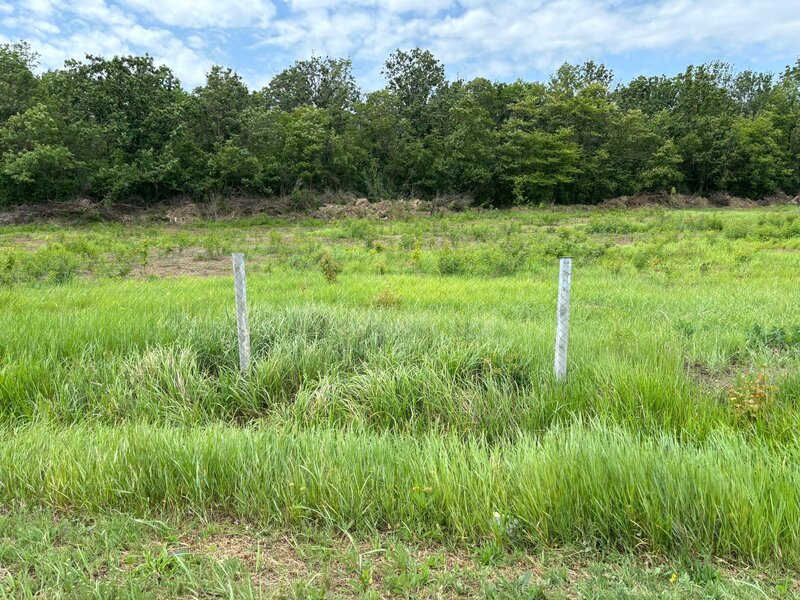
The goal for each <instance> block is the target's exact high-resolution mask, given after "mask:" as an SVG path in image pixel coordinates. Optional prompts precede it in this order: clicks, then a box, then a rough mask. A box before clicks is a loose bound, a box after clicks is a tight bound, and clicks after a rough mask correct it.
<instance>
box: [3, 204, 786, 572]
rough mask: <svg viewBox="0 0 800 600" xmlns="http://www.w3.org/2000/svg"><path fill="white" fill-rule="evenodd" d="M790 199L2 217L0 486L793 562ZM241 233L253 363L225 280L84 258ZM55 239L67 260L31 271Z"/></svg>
mask: <svg viewBox="0 0 800 600" xmlns="http://www.w3.org/2000/svg"><path fill="white" fill-rule="evenodd" d="M795 212H796V210H795V209H783V210H770V211H749V212H748V211H727V212H726V211H682V212H674V213H672V212H666V211H657V210H654V211H644V212H641V213H624V212H616V211H606V212H588V211H579V210H567V211H543V212H538V211H513V212H509V213H499V214H485V213H482V214H475V213H469V214H462V215H454V216H449V217H439V218H432V219H411V220H409V221H405V222H388V223H376V222H366V221H358V220H356V221H345V222H341V223H331V224H315V225H308V224H297V225H287V224H282V225H281V229H280V230H277V231H275V230H272V229H262V228H260V226H258V225H252V226H247V227H244V226H243V225H242V224H238V225H232V224H216V225H215V226H214V227H209V228H193V229H191V230H186V231H182V232H179V233H177V234H175V232H166V231H163V230H160V229H158V228H150V229H144V230H129V229H125V228H112V227H108V228H103V227H97V228H87V229H81V228H77V229H72V230H66V231H60V230H53V229H44V230H42V231H41V232H36V231H31V230H29V229H13V228H12V229H10V230H8V231H6V232H1V233H0V249H2V247H3V246H4V244H5V245H7V241H8V239H17V238H19V237H20V236H21V237H23V238H25V239H26V240H28V242H30V244H31V245H30V247H28V248H27V249H26V248H24V247H14V248H13V249H12V250H9V252H8V253H6V257H8V256H11V255H12V254H13V255H14V257H15V258H14V263H13V265H12V267H11V268H10V269H9V268H6V271H7V274H8V273H11V275H9V276H8V277H6V278H5V279H4V280H3V281H5V282H6V284H0V309H2V310H0V431H1V432H2V433H0V435H2V436H3V438H4V440H6V441H5V442H4V443H3V444H0V504H2V505H6V506H11V505H13V503H15V502H24V503H30V504H43V505H48V506H53V507H56V508H70V509H76V510H81V511H84V512H87V513H98V512H102V511H110V510H123V511H133V512H136V513H141V514H154V513H158V512H159V511H163V510H166V511H170V512H181V511H191V512H197V513H202V514H206V515H210V516H213V515H217V514H220V513H222V514H225V515H229V516H235V517H244V518H248V519H254V520H262V521H265V522H268V523H271V524H275V525H278V524H283V525H285V524H290V525H291V524H295V523H298V522H301V521H312V522H313V521H319V522H323V523H325V524H327V525H336V526H339V527H343V528H346V529H348V530H349V529H358V530H361V531H364V532H369V531H373V530H374V529H376V528H378V529H381V528H389V527H392V528H393V529H397V528H400V529H404V530H406V531H407V532H408V533H409V534H411V535H433V536H440V537H448V538H452V539H461V540H470V541H475V540H483V539H487V538H491V539H496V540H498V541H500V542H502V543H513V544H523V545H524V544H544V543H547V544H550V543H582V544H590V545H595V546H598V547H608V546H618V547H621V548H626V549H630V548H649V549H653V550H655V551H663V552H668V553H676V552H703V553H711V554H716V555H720V556H725V557H728V558H735V559H737V560H745V561H756V562H762V561H777V562H780V563H783V564H787V565H791V566H793V567H800V561H798V558H800V551H798V550H797V548H799V547H800V546H798V543H797V542H798V539H797V536H798V529H800V525H798V523H800V519H798V517H800V511H798V492H797V489H799V488H798V487H797V483H798V471H799V470H800V455H798V452H797V448H798V439H799V438H798V433H797V432H798V431H800V407H798V405H797V398H798V397H800V369H798V367H800V346H798V344H797V343H796V339H795V338H796V334H795V332H796V331H798V327H799V326H800V295H798V293H797V285H796V273H797V272H798V268H800V253H798V252H797V250H798V249H800V246H798V244H797V241H796V239H795V237H794V232H795V230H796V227H798V224H800V220H798V219H797V218H796V215H795V214H794V213H795ZM26 236H27V237H26ZM126 236H127V237H126ZM117 238H119V239H117ZM128 238H130V239H128ZM239 243H241V245H243V246H245V248H244V249H246V250H248V251H249V255H248V273H249V276H248V277H249V278H248V299H249V302H250V311H251V313H250V314H251V339H252V345H253V359H254V360H253V365H252V369H251V371H250V372H249V373H248V374H247V376H244V377H243V376H242V375H241V374H240V373H239V371H238V357H237V341H236V328H235V317H234V310H233V286H232V281H231V278H230V277H217V276H215V277H195V276H189V277H164V278H159V277H148V276H147V273H135V274H136V275H137V277H140V278H137V279H133V278H120V277H112V278H109V277H105V276H103V275H102V274H101V273H99V272H98V271H96V269H95V267H96V266H97V265H100V264H109V263H108V261H110V260H111V258H109V253H113V252H115V251H116V250H114V248H117V247H118V246H119V248H118V249H119V251H120V252H122V251H123V250H124V251H130V252H131V253H133V254H132V255H134V254H136V252H134V250H132V249H131V248H133V249H136V248H141V247H148V248H153V249H157V252H163V253H165V254H168V255H169V256H172V255H173V254H175V253H177V254H180V253H181V252H186V253H191V252H192V249H195V250H197V247H201V248H205V250H203V254H201V255H199V257H198V264H200V263H202V262H203V261H213V260H222V259H221V258H219V257H220V256H222V255H223V254H224V250H226V249H227V248H228V246H232V245H234V244H239ZM42 244H44V246H42ZM48 244H58V247H57V251H53V252H54V253H52V254H49V253H48V252H49V251H47V250H42V247H44V248H45V249H46V248H47V247H49V246H48ZM128 246H130V248H128V250H125V248H127V247H128ZM321 248H330V252H331V256H332V257H333V258H334V259H335V260H336V261H337V262H338V263H339V264H341V265H342V267H343V272H342V273H341V275H340V276H339V277H338V278H337V281H336V283H334V284H331V283H329V282H328V281H327V280H326V279H325V277H324V276H323V274H322V273H321V272H320V268H319V264H318V262H317V257H318V253H319V251H320V249H321ZM237 249H241V248H237ZM155 251H156V250H154V252H155ZM561 252H565V253H566V252H569V253H572V254H574V255H575V263H574V264H575V266H574V277H573V290H572V299H573V301H572V323H571V339H570V354H569V376H568V380H567V382H566V384H556V383H555V382H554V381H553V379H552V375H551V371H552V353H553V336H554V327H555V299H556V277H557V263H556V260H555V257H556V256H557V255H558V254H559V253H561ZM20 253H22V254H25V253H34V254H36V253H39V254H36V255H35V256H34V255H33V254H32V255H31V256H28V257H26V258H25V260H22V261H19V260H17V259H18V256H17V255H18V254H20ZM65 253H67V254H69V253H72V254H69V256H67V254H65ZM0 254H2V252H0ZM73 255H74V256H80V257H83V258H80V259H79V260H78V262H75V261H73V260H72V258H74V256H73ZM65 256H66V258H65V260H66V261H67V262H68V264H69V265H72V266H73V267H74V268H75V269H77V270H78V273H77V274H75V277H73V278H72V279H71V280H69V278H68V277H65V278H62V277H48V276H45V275H42V276H39V275H41V274H42V273H45V274H46V273H47V272H49V271H47V268H50V267H47V268H45V267H46V266H47V265H49V264H50V262H48V261H50V258H53V260H54V263H53V264H56V266H57V265H58V264H61V263H59V260H60V258H63V257H65ZM70 256H72V258H70ZM137 256H138V255H137ZM45 258H47V260H45ZM140 258H141V257H140ZM149 258H150V259H152V260H155V261H157V260H159V256H157V255H153V256H150V257H149ZM161 258H163V257H161ZM55 259H58V260H55ZM84 259H85V260H86V261H89V262H84V263H81V262H80V261H83V260H84ZM70 261H72V262H70ZM92 261H94V262H92ZM103 261H105V262H103ZM21 264H23V265H26V266H25V267H24V269H23V270H22V271H16V270H15V269H17V268H18V267H17V266H14V265H21ZM149 264H150V263H148V265H149ZM192 264H194V263H192ZM42 265H44V266H42ZM376 266H381V268H380V269H377V268H376ZM6 267H7V266H6ZM251 267H252V268H251ZM443 267H444V269H443ZM0 268H3V267H2V266H1V265H0ZM19 268H22V267H19ZM225 268H228V267H227V264H226V266H225ZM54 272H55V271H54ZM31 274H32V275H31ZM132 274H134V273H132ZM12 275H13V276H12ZM28 275H31V276H30V277H29V276H28ZM78 275H80V276H78ZM31 280H34V282H32V281H31ZM36 281H38V283H37V282H36ZM47 281H50V282H51V283H45V282H47ZM9 282H11V283H10V284H7V283H9ZM52 282H60V283H52ZM756 374H761V375H760V376H759V377H760V378H759V379H754V377H755V376H756ZM754 381H755V382H756V383H754ZM743 401H745V402H749V403H750V404H747V405H746V410H742V405H741V403H742V402H743Z"/></svg>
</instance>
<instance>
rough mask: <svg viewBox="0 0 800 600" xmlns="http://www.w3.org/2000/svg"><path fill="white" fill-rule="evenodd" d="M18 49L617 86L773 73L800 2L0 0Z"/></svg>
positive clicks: (185, 75) (247, 70)
mask: <svg viewBox="0 0 800 600" xmlns="http://www.w3.org/2000/svg"><path fill="white" fill-rule="evenodd" d="M19 39H24V40H27V41H29V42H30V43H31V44H32V46H33V47H34V49H35V50H36V51H37V52H39V54H40V55H41V59H40V61H41V65H42V68H43V69H47V68H55V67H59V66H61V65H62V64H63V61H64V59H66V58H70V57H72V58H81V57H82V56H83V55H84V54H86V53H91V54H101V55H106V56H111V55H114V54H141V53H145V52H146V53H149V54H151V55H153V56H154V57H155V58H156V60H158V61H159V62H164V63H166V64H168V65H169V66H171V67H172V68H173V70H174V71H175V72H176V73H177V75H178V76H179V77H180V78H181V81H182V82H183V84H184V86H185V87H187V88H191V87H194V86H195V85H199V84H201V83H202V81H203V79H204V74H205V73H206V72H207V70H208V68H209V67H210V66H211V65H212V64H214V63H217V64H221V65H224V66H230V67H233V68H234V69H236V70H237V71H238V72H239V73H240V74H241V75H242V76H243V77H244V78H245V80H246V81H247V82H248V84H249V85H250V86H251V87H253V88H260V87H262V86H263V85H264V84H265V83H267V82H268V81H269V79H270V77H271V76H272V75H274V74H275V73H276V72H278V71H279V70H281V69H282V68H284V67H286V66H287V65H289V64H291V62H292V61H294V60H296V59H298V58H306V57H308V56H309V55H311V53H317V54H321V55H330V56H348V57H350V58H351V59H352V60H353V64H354V69H355V72H356V75H357V77H358V80H359V84H360V85H361V87H362V88H363V89H365V90H367V91H368V90H372V89H375V88H378V87H381V86H382V85H383V81H382V79H381V77H380V68H381V65H382V63H383V61H384V59H385V58H386V56H387V55H388V54H389V53H390V52H392V51H393V50H394V49H396V48H410V47H413V46H421V47H424V48H428V49H430V50H432V51H433V52H434V54H436V56H437V57H438V58H439V59H441V60H442V61H443V62H444V63H445V65H446V66H447V72H448V75H449V76H450V77H456V76H461V77H465V78H472V77H475V76H477V75H481V76H485V77H489V78H491V79H498V80H507V81H510V80H514V79H517V78H525V79H543V78H545V77H547V75H548V74H549V73H551V72H552V71H553V70H554V69H555V68H556V67H557V66H558V65H559V64H560V63H562V62H564V61H571V62H577V61H582V60H584V59H587V58H592V59H594V60H596V61H601V62H604V63H606V64H607V65H608V66H609V67H611V68H612V69H613V70H614V72H615V73H616V75H617V78H618V79H619V80H627V79H629V78H631V77H633V76H636V75H639V74H661V73H667V74H674V73H676V72H678V71H681V70H682V69H683V68H684V67H685V66H686V65H687V64H689V63H699V62H704V61H706V60H710V59H713V58H721V59H724V60H728V61H730V62H733V63H735V64H736V66H737V68H739V69H745V68H752V69H758V70H771V71H776V72H777V71H781V70H782V69H783V67H784V66H785V65H787V64H790V63H794V62H795V60H797V58H798V57H799V56H800V0H760V1H759V0H698V1H695V2H691V1H689V0H604V1H589V0H0V42H7V41H16V40H19Z"/></svg>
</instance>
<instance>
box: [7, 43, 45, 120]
mask: <svg viewBox="0 0 800 600" xmlns="http://www.w3.org/2000/svg"><path fill="white" fill-rule="evenodd" d="M36 60H37V56H36V54H35V53H34V52H33V51H32V50H31V47H30V46H29V45H28V44H27V43H25V42H19V43H16V44H0V123H2V122H3V121H5V120H6V119H8V118H9V117H10V116H11V115H14V114H16V113H18V112H20V111H21V110H24V109H26V108H27V107H28V106H30V104H31V102H32V101H33V98H34V96H35V94H36V88H37V87H38V80H37V79H36V77H35V76H34V74H33V69H34V68H35V67H36Z"/></svg>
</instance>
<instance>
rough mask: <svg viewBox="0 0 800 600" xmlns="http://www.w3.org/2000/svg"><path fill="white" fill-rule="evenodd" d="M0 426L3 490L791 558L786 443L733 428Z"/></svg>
mask: <svg viewBox="0 0 800 600" xmlns="http://www.w3.org/2000/svg"><path fill="white" fill-rule="evenodd" d="M4 437H5V438H6V439H8V440H13V443H7V444H3V445H2V447H0V498H2V501H3V502H4V503H14V502H24V503H26V504H35V505H46V506H48V507H54V508H58V509H71V510H78V511H81V512H84V513H87V514H92V513H96V512H100V511H109V510H122V511H131V512H134V513H137V514H141V515H158V514H159V513H161V512H162V511H168V512H176V511H177V512H191V513H195V514H201V515H215V516H217V517H219V516H220V515H228V516H233V517H244V518H248V519H257V520H259V521H261V522H264V523H272V524H280V525H292V524H297V523H300V522H320V523H324V524H325V525H327V526H331V525H333V526H337V527H341V528H345V529H347V530H353V531H363V532H369V531H374V530H375V529H389V528H392V529H398V528H399V529H401V530H406V531H408V532H410V533H411V534H412V535H413V534H417V535H426V536H434V537H441V538H447V539H461V540H465V541H473V542H474V541H479V540H485V539H490V540H495V541H497V542H499V543H503V544H508V543H511V544H515V543H516V544H542V543H545V544H552V543H579V544H589V545H592V546H596V547H598V548H604V547H606V548H607V547H619V548H634V547H635V548H640V549H641V548H643V547H644V548H648V549H649V550H651V551H657V552H667V553H677V552H690V553H698V552H699V553H712V554H715V555H720V556H727V557H735V558H736V559H738V560H746V561H756V562H761V561H777V562H780V563H784V564H786V565H791V566H800V544H799V543H798V542H800V455H798V452H797V450H796V449H793V450H786V451H784V452H783V453H780V454H777V453H774V452H772V451H770V450H769V449H767V448H766V447H765V446H764V445H762V444H758V443H756V444H754V443H752V442H748V441H747V440H745V439H744V438H742V437H741V436H737V435H729V434H725V435H723V434H717V435H714V436H711V437H710V438H709V439H708V440H707V441H706V442H705V443H704V444H701V445H684V444H680V443H678V442H676V441H675V439H674V438H673V437H672V436H668V435H662V436H657V437H654V438H649V439H643V438H641V437H639V436H636V435H632V434H630V433H627V432H624V431H622V430H620V429H618V428H615V427H606V426H601V425H594V426H584V425H580V424H575V425H573V426H572V427H569V428H558V429H555V430H553V431H551V432H550V433H548V434H547V435H545V436H543V437H540V438H537V437H532V436H528V435H525V436H522V437H520V438H519V439H517V440H516V441H515V442H514V443H513V444H500V445H494V446H489V445H487V444H486V443H485V442H483V441H481V440H480V439H479V438H475V439H472V440H467V441H465V440H463V439H460V438H458V437H454V436H451V435H421V436H417V437H408V436H397V435H388V434H382V435H376V434H353V433H344V432H336V431H331V430H325V429H316V428H312V429H305V430H286V429H281V428H273V427H268V428H258V429H246V430H243V429H237V428H233V429H232V428H229V427H224V426H219V425H217V426H212V427H209V428H191V429H182V428H177V429H175V428H163V427H157V426H145V425H132V426H126V427H112V428H108V427H95V426H86V425H78V426H75V427H71V428H66V429H63V428H53V427H50V426H45V425H28V426H24V427H18V428H14V429H5V431H4Z"/></svg>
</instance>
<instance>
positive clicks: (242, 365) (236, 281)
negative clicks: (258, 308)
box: [232, 252, 250, 373]
mask: <svg viewBox="0 0 800 600" xmlns="http://www.w3.org/2000/svg"><path fill="white" fill-rule="evenodd" d="M232 256H233V288H234V290H235V292H236V327H237V331H238V336H239V369H241V371H242V373H247V371H248V370H249V369H250V326H249V325H248V323H247V288H246V286H245V278H244V254H240V253H238V252H234V253H233V255H232Z"/></svg>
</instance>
